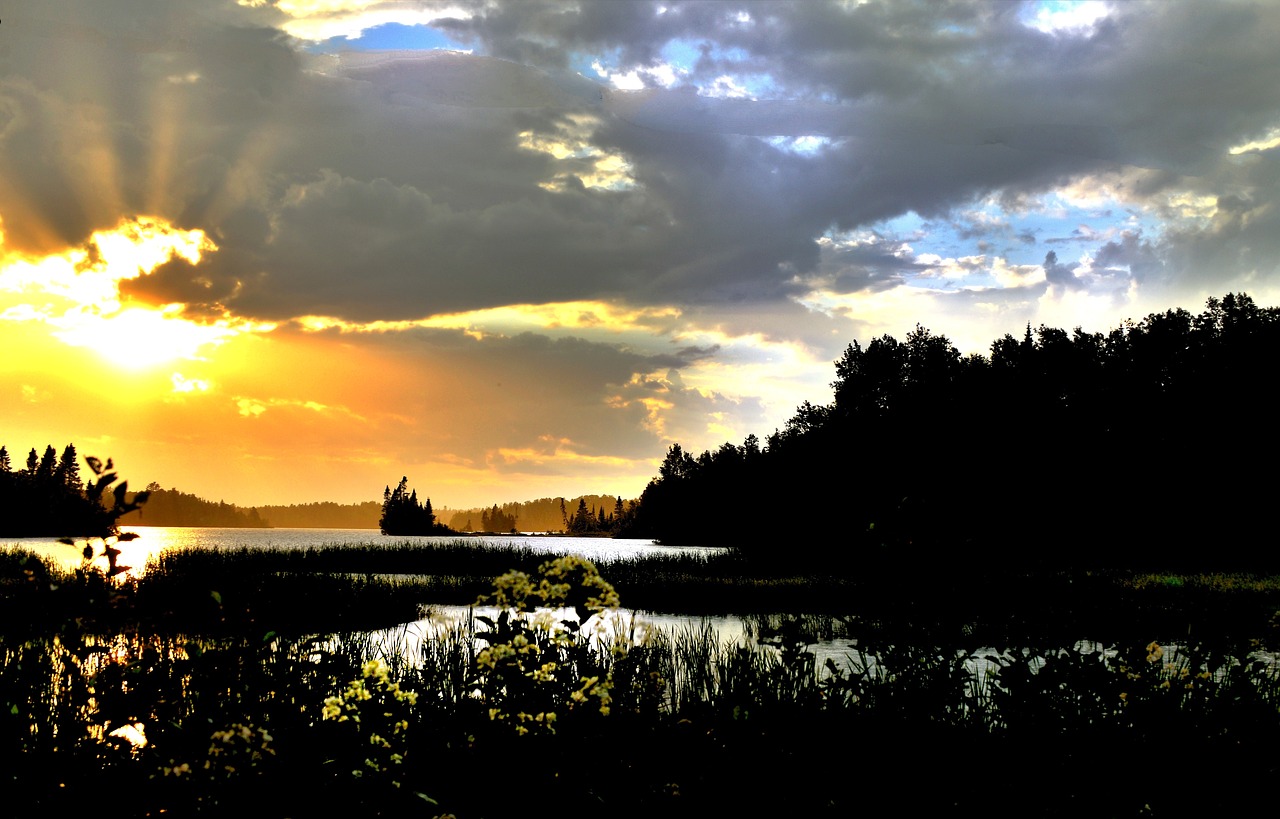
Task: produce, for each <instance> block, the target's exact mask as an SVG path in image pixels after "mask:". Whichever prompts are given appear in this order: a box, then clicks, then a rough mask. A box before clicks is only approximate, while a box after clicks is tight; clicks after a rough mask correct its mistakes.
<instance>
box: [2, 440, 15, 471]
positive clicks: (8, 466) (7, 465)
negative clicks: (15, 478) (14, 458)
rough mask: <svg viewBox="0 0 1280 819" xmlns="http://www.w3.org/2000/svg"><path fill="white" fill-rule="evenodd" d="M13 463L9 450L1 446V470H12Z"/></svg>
mask: <svg viewBox="0 0 1280 819" xmlns="http://www.w3.org/2000/svg"><path fill="white" fill-rule="evenodd" d="M12 471H13V464H12V463H11V462H10V461H9V450H7V449H5V448H4V447H3V446H0V472H12Z"/></svg>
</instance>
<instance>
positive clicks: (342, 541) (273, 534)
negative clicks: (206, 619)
mask: <svg viewBox="0 0 1280 819" xmlns="http://www.w3.org/2000/svg"><path fill="white" fill-rule="evenodd" d="M122 529H123V531H126V532H134V533H136V534H137V535H138V539H137V540H133V541H127V542H124V543H120V544H119V548H120V552H121V554H120V557H119V559H118V563H119V565H124V566H129V567H131V568H130V573H132V574H139V573H141V572H142V570H143V569H144V568H145V567H146V564H147V559H148V558H149V557H150V556H152V555H155V554H159V553H160V552H162V551H164V550H165V549H175V548H185V547H208V548H227V549H238V548H241V547H248V548H254V549H307V548H312V547H316V546H334V545H336V546H343V545H362V544H365V545H367V544H382V545H395V544H399V543H444V542H451V541H456V540H458V539H459V537H457V536H454V537H403V536H392V537H389V536H384V535H382V534H381V533H380V532H379V531H378V530H377V529H226V528H217V527H177V526H126V527H122ZM463 539H465V540H466V541H467V542H473V543H474V544H475V545H476V547H477V548H484V547H487V546H488V547H492V546H526V547H528V548H530V549H534V550H537V551H545V552H548V553H556V554H564V553H573V554H579V555H582V556H583V557H586V558H588V559H591V560H603V559H612V558H625V557H637V556H642V555H647V554H656V553H663V552H666V553H695V554H710V553H715V552H718V551H720V550H719V549H716V548H711V547H701V546H680V547H676V546H661V545H658V544H655V543H654V542H653V541H651V540H623V539H608V538H572V537H553V536H540V535H538V536H535V535H481V536H465V537H464V538H463ZM86 543H87V541H85V540H83V539H81V540H78V541H76V543H75V545H68V544H65V543H59V542H58V540H57V538H0V548H5V547H11V546H16V547H22V548H25V549H29V550H31V551H33V552H36V553H37V554H39V555H41V556H44V557H46V558H51V559H53V560H56V561H58V562H59V563H61V564H62V565H64V566H66V567H68V568H74V567H76V566H78V565H80V563H81V561H82V559H83V558H82V550H83V549H84V546H85V545H86ZM93 543H94V544H95V545H96V546H97V553H98V554H101V541H94V542H93ZM98 561H99V563H101V565H102V566H103V567H105V566H106V561H105V559H103V558H101V557H99V558H98ZM493 613H494V612H486V611H481V610H479V609H474V608H470V607H466V606H432V607H431V608H430V611H429V612H428V614H427V616H426V617H424V618H423V619H421V620H418V621H416V622H413V623H405V624H402V625H400V626H397V627H395V628H391V629H386V630H383V631H380V632H377V633H376V634H375V635H374V636H375V639H377V640H378V641H379V642H383V643H384V645H386V646H387V647H388V648H390V647H393V646H394V647H397V648H398V649H399V650H402V651H409V652H411V653H416V649H417V646H418V644H419V643H420V642H421V640H422V639H424V638H429V637H431V636H433V635H435V634H438V633H439V632H440V631H441V630H442V629H448V628H450V627H452V626H454V625H456V624H459V623H462V622H465V621H466V620H467V618H469V617H471V616H474V615H476V614H493ZM564 614H565V615H566V616H567V615H568V612H565V613H564ZM593 619H594V618H593ZM600 625H601V627H602V628H603V629H604V630H605V631H612V630H614V629H618V628H622V629H627V630H634V631H635V633H636V634H637V636H639V635H640V634H642V633H643V630H644V629H646V628H661V629H664V630H667V631H671V630H674V629H681V628H695V629H701V628H705V627H709V628H712V629H714V630H715V632H716V633H717V634H718V635H719V636H720V639H721V640H722V641H724V642H736V643H744V642H751V637H750V634H749V629H748V628H747V626H746V624H745V623H744V621H743V620H742V619H741V618H738V617H733V616H724V617H685V616H680V615H657V614H649V613H635V612H630V611H627V610H623V611H620V612H618V614H617V615H616V617H614V618H611V619H610V620H609V621H608V622H606V623H603V624H600ZM1075 648H1076V650H1077V651H1082V652H1084V653H1089V652H1092V651H1098V650H1102V647H1101V646H1098V645H1096V644H1093V643H1085V642H1082V643H1078V644H1077V645H1076V646H1075ZM810 650H811V651H813V653H814V654H815V655H816V657H817V660H818V664H819V666H821V664H822V663H823V662H824V661H825V660H826V659H827V658H828V657H831V658H833V659H836V660H837V661H840V660H843V661H844V662H849V661H851V660H854V659H855V656H856V660H857V661H858V662H861V663H867V662H868V661H869V662H870V663H871V664H874V659H872V658H866V657H863V656H861V655H858V652H857V651H856V649H854V648H853V647H852V646H851V645H850V644H849V642H848V641H845V640H837V641H833V642H823V643H819V644H817V645H813V646H811V647H810ZM1175 651H1176V647H1174V646H1166V652H1169V654H1170V655H1171V654H1172V653H1173V652H1175ZM996 656H997V652H996V651H995V650H994V649H986V650H983V651H981V652H979V653H978V656H977V657H975V658H973V660H971V661H970V663H969V664H970V665H971V666H973V667H972V668H971V671H975V672H977V673H978V675H979V676H981V675H983V674H984V673H985V670H986V669H987V668H989V667H990V665H991V664H992V663H993V662H994V660H995V658H996ZM1251 657H1254V658H1261V659H1265V660H1266V661H1268V662H1270V663H1273V664H1274V663H1275V662H1276V657H1275V656H1274V655H1271V654H1267V655H1265V656H1263V655H1257V656H1254V655H1251Z"/></svg>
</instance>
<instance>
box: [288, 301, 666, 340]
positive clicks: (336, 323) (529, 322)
mask: <svg viewBox="0 0 1280 819" xmlns="http://www.w3.org/2000/svg"><path fill="white" fill-rule="evenodd" d="M680 315H681V312H680V310H679V309H678V308H675V307H642V308H625V307H621V306H618V305H613V304H609V303H607V302H599V301H571V302H558V303H554V304H512V305H506V306H503V307H491V308H488V309H484V310H471V311H468V312H465V313H447V314H443V315H437V316H431V317H429V318H422V319H410V320H402V321H370V322H364V323H360V322H354V321H345V320H343V319H339V318H334V317H332V316H301V317H299V318H296V319H294V321H295V322H296V323H297V324H298V325H299V326H300V327H302V329H303V330H307V331H310V332H320V331H322V330H331V329H336V330H338V331H339V332H343V333H393V332H401V331H404V330H410V329H413V328H415V327H431V328H436V329H446V330H464V331H466V332H467V334H468V335H471V336H472V337H474V338H477V339H482V338H484V337H486V336H489V335H501V334H513V333H520V332H526V331H535V330H552V329H574V330H588V329H590V330H597V329H602V330H607V331H610V332H614V333H622V332H626V331H629V330H647V331H653V330H666V329H668V325H670V324H671V323H672V322H673V321H674V320H675V319H678V318H679V317H680ZM489 328H494V329H492V330H490V329H489Z"/></svg>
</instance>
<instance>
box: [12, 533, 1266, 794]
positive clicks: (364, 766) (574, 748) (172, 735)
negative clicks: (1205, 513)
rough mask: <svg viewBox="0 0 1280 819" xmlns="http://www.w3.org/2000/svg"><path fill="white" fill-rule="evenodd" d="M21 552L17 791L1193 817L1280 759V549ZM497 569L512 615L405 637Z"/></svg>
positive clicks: (15, 655)
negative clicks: (947, 557)
mask: <svg viewBox="0 0 1280 819" xmlns="http://www.w3.org/2000/svg"><path fill="white" fill-rule="evenodd" d="M91 545H94V544H91ZM104 545H105V544H96V547H97V550H98V551H99V552H100V550H101V549H102V547H103V546H104ZM67 548H69V549H70V548H72V547H70V546H68V547H67ZM0 566H2V570H0V583H3V585H4V595H3V597H2V598H0V599H2V600H4V601H5V610H4V611H2V612H0V660H2V661H3V665H2V666H0V796H3V797H4V798H5V803H6V807H7V808H8V810H7V815H12V816H19V817H23V816H36V815H45V814H47V813H48V812H50V811H55V812H57V811H64V810H82V809H84V807H85V806H86V805H92V809H93V811H94V813H95V814H97V815H107V816H155V815H160V814H161V813H164V814H165V815H177V816H185V815H225V814H226V813H228V812H231V811H243V812H245V813H248V814H250V815H254V816H292V817H298V816H333V815H341V814H342V813H344V812H347V811H352V812H355V811H358V812H359V813H360V814H363V815H381V816H423V817H433V816H446V815H453V816H456V817H461V818H462V819H466V817H517V816H519V817H529V816H534V817H538V816H586V815H604V816H609V815H612V816H655V815H661V816H689V817H694V816H698V817H701V816H706V815H733V816H767V815H773V814H781V815H788V816H792V815H795V816H810V815H818V816H847V815H852V814H854V813H860V812H865V811H876V812H881V811H892V812H902V811H903V810H904V809H911V810H912V811H913V812H915V811H926V812H929V811H945V812H946V813H947V815H978V814H983V815H986V814H988V813H989V812H990V811H991V805H992V804H993V800H995V801H996V802H998V803H999V804H1002V805H1006V806H1007V807H1008V809H1009V810H1010V811H1013V812H1015V813H1017V814H1018V815H1025V816H1075V815H1080V814H1081V813H1085V812H1087V813H1088V814H1089V815H1104V816H1149V815H1156V816H1161V815H1174V813H1175V812H1176V813H1177V814H1178V815H1183V814H1184V813H1185V812H1187V811H1197V810H1244V809H1254V808H1258V807H1260V806H1263V805H1266V804H1268V803H1269V800H1270V799H1272V798H1273V786H1274V783H1275V782H1276V781H1277V777H1278V776H1280V758H1277V756H1276V754H1275V752H1274V748H1275V742H1276V739H1277V737H1278V736H1280V671H1278V670H1277V668H1276V667H1275V666H1274V665H1272V664H1271V663H1270V659H1269V658H1270V656H1271V655H1270V654H1268V653H1265V652H1270V651H1274V650H1276V649H1277V648H1280V639H1277V638H1280V633H1278V632H1277V629H1276V622H1275V619H1274V618H1275V616H1276V612H1277V610H1280V578H1276V577H1267V576H1259V575H1246V574H1233V575H1229V574H1215V575H1188V574H1173V573H1131V572H1129V573H1126V572H1119V571H1113V572H1104V573H1093V572H1079V573H1074V572H1061V573H1040V574H1035V575H1030V574H1017V573H990V572H986V571H977V570H973V571H968V572H955V573H950V574H949V575H948V576H947V577H942V576H935V575H931V574H930V573H928V572H925V571H920V570H919V569H918V568H914V569H913V568H912V567H911V566H909V565H907V564H905V563H904V564H901V565H899V566H897V567H896V571H895V572H892V573H887V572H881V573H878V574H877V575H876V576H875V577H874V578H872V577H868V578H862V579H860V578H857V577H849V576H843V577H837V576H834V575H830V574H824V573H822V572H821V571H820V570H819V571H815V572H814V573H812V574H811V573H809V569H810V567H808V566H803V567H798V566H796V565H795V564H793V563H788V562H787V561H778V560H774V561H769V562H767V563H764V562H760V561H754V560H750V559H744V558H743V557H741V556H739V555H733V554H720V555H711V556H706V557H698V556H680V557H677V556H669V555H668V556H664V557H660V558H651V559H649V558H646V559H634V560H619V561H612V562H607V563H602V564H601V565H600V567H599V568H600V571H599V572H597V571H596V567H593V566H592V565H591V564H588V563H586V562H585V561H582V560H581V559H579V558H573V557H567V558H552V557H549V556H548V555H546V554H545V553H542V554H538V553H534V552H532V551H531V550H527V549H516V548H512V549H490V548H484V547H478V546H476V545H475V544H474V543H469V542H466V541H459V542H456V543H450V544H441V545H438V546H419V545H409V544H400V545H391V546H382V545H378V546H374V545H370V546H367V547H354V548H340V547H329V548H315V549H310V550H306V551H291V552H284V551H280V552H271V551H251V550H239V551H231V552H219V551H182V552H176V553H170V554H165V555H163V556H162V557H161V559H160V560H158V561H157V562H155V563H154V564H152V565H151V566H150V567H149V569H148V571H147V572H145V573H143V574H142V575H141V576H129V578H128V579H125V576H124V575H121V576H119V577H116V578H111V577H108V576H107V572H106V571H104V570H102V569H98V568H95V567H94V566H92V565H91V564H89V563H87V562H86V564H85V565H84V566H83V567H82V568H81V569H80V570H78V571H72V572H59V571H57V570H54V569H51V568H50V567H49V566H47V565H46V564H44V563H42V562H40V561H38V560H37V559H36V558H35V557H34V556H32V555H28V554H22V553H6V554H5V555H3V562H2V563H0ZM406 572H410V573H412V574H403V573H406ZM477 598H483V599H484V601H485V602H486V603H488V604H489V605H491V606H494V607H496V610H497V611H499V612H502V614H501V615H500V616H493V617H489V618H482V617H477V618H476V619H475V621H474V622H473V623H471V624H470V625H469V626H468V625H462V626H458V627H454V628H451V629H445V630H444V631H442V632H440V633H438V634H434V635H433V636H429V637H427V638H426V639H423V640H422V641H421V642H420V643H419V642H416V641H415V640H413V639H411V638H413V637H416V634H414V633H411V632H399V634H400V640H399V641H398V642H397V640H396V639H395V637H396V634H397V633H398V632H397V631H396V630H395V629H392V630H391V632H390V633H391V642H390V643H387V642H379V641H377V640H375V639H374V637H373V634H374V633H375V632H373V631H372V630H374V629H379V628H382V627H386V626H391V625H393V624H395V623H403V622H406V621H408V620H411V619H415V618H417V617H418V616H420V615H422V614H424V613H426V611H425V610H424V607H423V603H425V602H427V601H432V602H442V601H450V600H452V601H456V602H462V603H473V602H475V601H476V600H477ZM619 602H621V603H624V604H628V605H629V606H631V607H634V608H650V609H653V610H657V611H663V610H675V611H689V610H694V611H696V610H699V609H701V610H704V611H706V612H708V613H714V612H720V613H722V612H726V611H736V612H739V613H742V614H751V613H755V615H756V616H753V617H748V622H749V624H750V626H751V632H752V633H753V634H754V636H755V637H756V640H755V643H754V644H746V645H744V644H731V643H727V642H725V641H723V640H722V639H721V637H720V636H719V635H718V634H717V633H716V632H715V631H713V630H712V629H710V628H709V627H698V626H696V625H691V626H687V627H684V628H678V629H672V630H669V631H659V632H646V631H645V630H644V629H643V628H641V627H636V626H635V625H634V623H630V624H626V623H624V625H623V629H622V633H623V634H625V635H626V636H627V638H628V639H613V638H611V637H601V636H597V634H596V632H595V631H594V629H593V628H592V627H591V624H594V623H595V622H597V620H598V619H599V617H600V616H604V617H608V616H609V614H608V610H609V608H610V607H611V606H613V605H616V604H617V603H619ZM542 605H551V606H561V607H564V611H566V612H567V613H566V614H565V615H563V616H564V619H563V620H562V621H559V622H556V621H555V620H554V619H553V618H547V617H539V616H538V615H536V614H534V613H533V611H534V609H535V608H536V607H539V606H542ZM489 610H493V609H486V611H489ZM598 611H599V612H602V613H601V615H597V616H596V617H595V618H593V619H588V618H592V615H595V614H596V612H598ZM781 611H792V612H797V613H795V614H779V613H778V612H781ZM799 612H804V614H800V613H799ZM641 619H643V618H641ZM584 622H586V623H587V624H588V627H587V628H582V627H581V626H582V624H583V623H584ZM628 625H630V626H631V633H628V631H627V626H628ZM385 636H386V633H385V632H383V637H384V638H385ZM820 641H821V646H822V648H823V652H822V656H824V657H829V658H830V662H829V663H828V662H825V661H822V660H819V659H817V657H818V655H817V654H816V653H815V651H816V649H817V647H818V644H819V642H820ZM1080 641H1096V645H1094V646H1089V647H1084V646H1081V645H1080ZM1082 649H1083V650H1082ZM1259 652H1264V653H1259ZM142 738H145V741H146V744H145V745H143V744H141V739H142Z"/></svg>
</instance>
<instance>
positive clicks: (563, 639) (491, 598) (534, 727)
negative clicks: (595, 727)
mask: <svg viewBox="0 0 1280 819" xmlns="http://www.w3.org/2000/svg"><path fill="white" fill-rule="evenodd" d="M480 603H481V604H489V605H496V606H498V607H499V608H500V609H502V612H501V614H499V615H498V617H497V618H489V617H481V618H478V619H479V621H480V622H481V623H482V624H484V625H486V626H487V627H488V629H487V630H486V631H484V632H482V633H480V634H477V635H476V636H477V639H479V640H481V641H483V642H485V643H487V644H488V645H487V647H485V648H484V649H482V650H481V651H479V652H478V653H477V654H476V656H475V664H474V667H473V676H472V685H473V687H474V689H475V691H476V694H477V695H478V696H479V698H480V699H481V701H483V702H484V703H485V704H486V705H487V707H488V714H489V719H490V720H491V721H492V722H495V723H501V724H505V725H509V726H511V727H512V729H513V730H514V731H515V732H516V733H517V734H518V735H525V734H528V733H531V732H541V733H549V734H554V733H555V732H556V726H557V724H558V723H557V720H558V719H559V718H562V717H564V716H566V715H567V714H569V713H570V712H573V711H575V710H578V709H581V707H582V706H583V705H585V704H587V703H592V704H593V706H594V708H595V709H596V710H598V712H599V713H600V714H602V715H607V714H608V713H609V704H610V702H611V695H610V692H611V690H612V687H613V680H612V676H611V673H612V672H611V671H610V669H609V668H607V667H605V664H603V663H602V658H601V657H599V656H597V652H596V650H595V648H594V647H593V645H592V644H591V640H590V638H589V637H588V636H586V635H584V634H583V633H582V624H583V623H584V622H585V621H586V620H588V619H590V618H591V617H592V616H594V615H596V614H599V613H601V612H603V611H604V610H606V609H609V608H616V607H617V605H618V594H617V592H616V591H614V588H613V586H612V585H610V584H609V582H608V581H607V580H605V579H604V578H603V577H601V576H600V573H599V571H598V570H597V569H596V567H595V564H593V563H592V562H591V561H589V560H586V559H584V558H582V557H579V556H577V555H568V556H565V557H560V558H556V559H555V560H550V561H547V562H546V563H543V564H542V565H541V566H540V567H539V568H538V572H537V574H536V575H534V576H530V575H528V574H526V573H524V572H519V571H512V572H507V573H506V574H504V575H502V576H501V577H499V578H497V579H496V580H495V581H494V588H493V592H492V593H491V594H490V595H488V596H486V597H484V598H481V600H480ZM564 608H571V609H573V610H574V612H575V613H576V615H577V618H578V619H577V622H574V621H573V620H571V619H568V620H564V619H561V620H558V619H557V617H556V616H555V614H554V613H553V611H554V610H557V609H564ZM610 656H612V655H610ZM582 710H586V709H582Z"/></svg>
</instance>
